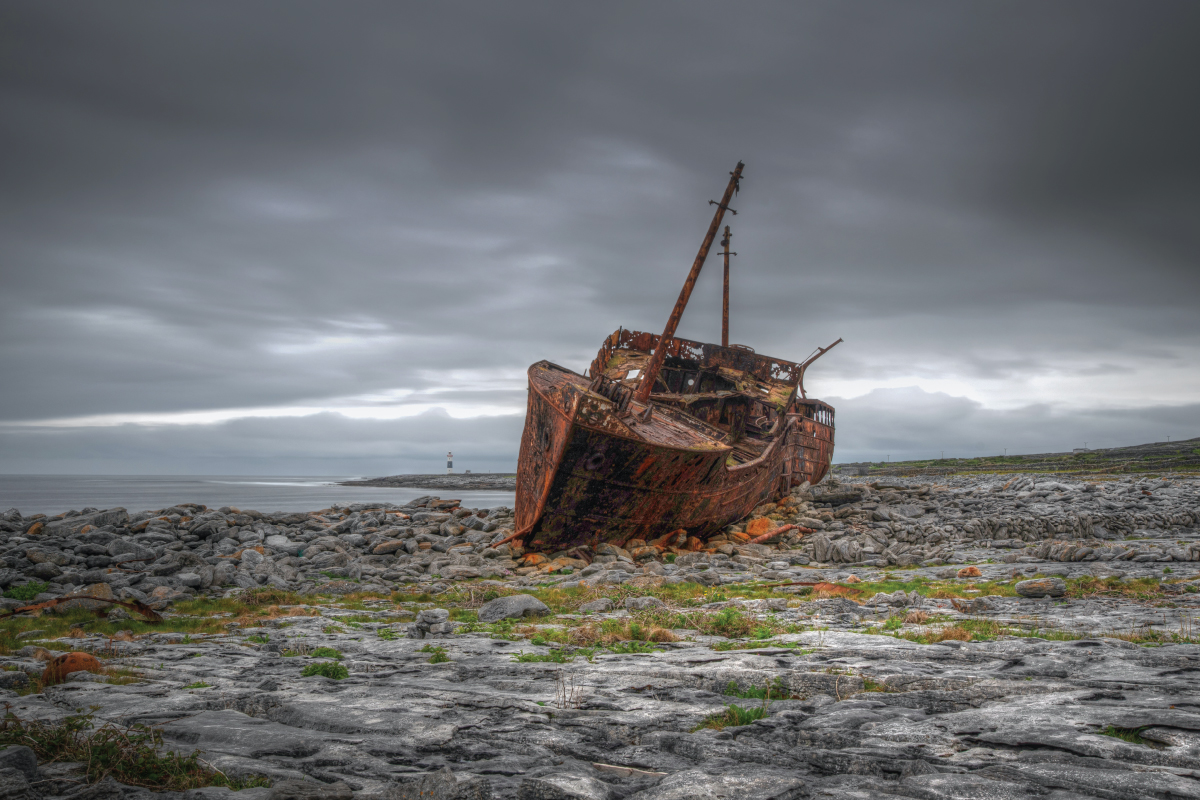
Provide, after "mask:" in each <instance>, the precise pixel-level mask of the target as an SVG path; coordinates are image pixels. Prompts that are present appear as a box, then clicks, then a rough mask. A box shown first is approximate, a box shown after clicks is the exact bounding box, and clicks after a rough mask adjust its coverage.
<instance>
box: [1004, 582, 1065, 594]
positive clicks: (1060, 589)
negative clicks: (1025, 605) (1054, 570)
mask: <svg viewBox="0 0 1200 800" xmlns="http://www.w3.org/2000/svg"><path fill="white" fill-rule="evenodd" d="M1013 588H1014V589H1016V592H1017V594H1019V595H1021V597H1062V596H1063V595H1064V594H1066V593H1067V584H1066V583H1064V582H1063V580H1062V578H1034V579H1033V580H1028V581H1021V582H1020V583H1018V584H1017V585H1016V586H1014V587H1013Z"/></svg>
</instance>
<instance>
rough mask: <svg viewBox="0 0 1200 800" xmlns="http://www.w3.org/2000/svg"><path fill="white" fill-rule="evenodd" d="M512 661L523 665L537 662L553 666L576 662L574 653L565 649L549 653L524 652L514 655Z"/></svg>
mask: <svg viewBox="0 0 1200 800" xmlns="http://www.w3.org/2000/svg"><path fill="white" fill-rule="evenodd" d="M512 660H513V661H516V662H518V663H521V664H527V663H530V662H535V661H547V662H550V663H551V664H569V663H570V662H572V661H574V660H575V653H574V651H568V650H566V649H565V648H561V649H555V650H551V651H550V652H548V653H544V654H542V653H526V652H525V651H524V650H521V651H519V652H516V653H513V654H512Z"/></svg>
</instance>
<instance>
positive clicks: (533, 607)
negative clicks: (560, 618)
mask: <svg viewBox="0 0 1200 800" xmlns="http://www.w3.org/2000/svg"><path fill="white" fill-rule="evenodd" d="M549 613H550V608H549V607H548V606H547V605H546V604H545V603H543V602H542V601H541V600H538V599H537V598H536V597H534V596H533V595H528V594H514V595H511V596H509V597H497V598H496V599H495V600H491V601H489V602H487V603H484V604H483V605H482V606H480V607H479V621H480V622H485V623H487V622H498V621H500V620H502V619H520V618H521V617H539V616H542V615H544V614H549Z"/></svg>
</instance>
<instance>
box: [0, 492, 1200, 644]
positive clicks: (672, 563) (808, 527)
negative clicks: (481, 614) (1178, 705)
mask: <svg viewBox="0 0 1200 800" xmlns="http://www.w3.org/2000/svg"><path fill="white" fill-rule="evenodd" d="M1198 521H1200V481H1197V480H1196V479H1194V478H1175V479H1165V480H1164V479H1159V478H1155V479H1149V478H1142V479H1133V478H1122V479H1119V480H1110V481H1104V482H1092V483H1063V482H1061V481H1058V480H1054V479H1050V478H1037V477H1034V476H1021V477H1018V478H1016V479H1012V478H1004V477H996V476H973V477H968V478H955V479H952V480H950V481H948V482H946V483H942V484H930V483H922V482H919V481H915V480H904V479H892V480H889V481H886V482H881V481H875V482H867V481H864V480H859V479H845V480H841V481H839V480H836V479H830V480H828V481H826V482H825V483H824V484H822V485H820V486H817V487H809V486H807V485H804V486H802V487H800V488H798V489H797V490H795V491H793V492H792V493H791V494H790V495H789V496H787V497H785V498H783V500H781V501H780V502H778V503H770V504H766V505H763V506H761V507H759V508H758V509H756V510H755V513H754V514H753V515H752V516H751V518H749V519H748V520H746V521H744V522H743V523H739V524H737V525H731V526H729V527H728V528H727V529H726V530H725V531H723V532H722V533H721V534H719V535H717V536H715V537H713V538H710V539H709V540H707V541H705V542H701V541H699V540H698V539H696V538H695V537H692V536H688V535H687V533H686V532H685V531H676V532H674V533H672V534H668V535H667V536H664V537H661V538H659V539H656V540H654V541H642V540H632V541H630V542H628V543H626V546H625V547H618V546H616V545H611V544H601V545H598V546H597V547H595V548H589V547H575V548H571V549H569V550H565V551H562V552H557V553H525V552H523V551H522V550H521V549H520V547H519V546H517V545H516V543H515V542H514V543H503V542H504V540H506V539H507V538H508V537H509V535H510V534H511V533H512V530H513V514H512V511H511V510H510V509H508V508H493V509H471V508H462V507H460V505H459V502H458V501H457V500H442V499H439V498H437V497H432V496H430V497H422V498H418V499H417V500H413V501H412V502H410V503H407V504H405V505H403V506H397V505H393V504H389V503H358V504H354V505H349V506H335V507H331V508H326V509H322V510H320V511H311V512H302V513H274V514H262V513H259V512H257V511H249V510H241V509H236V508H229V507H224V508H219V509H210V508H207V507H205V506H202V505H198V504H195V503H181V504H179V505H177V506H172V507H170V508H165V509H160V510H158V511H143V512H140V513H133V514H130V513H127V512H126V511H125V510H124V509H120V508H117V509H108V510H104V511H101V510H98V509H94V508H85V509H83V510H82V511H78V512H76V511H70V512H67V513H65V514H60V515H58V516H56V517H46V516H44V515H40V514H35V515H32V516H29V517H26V516H22V515H21V514H20V512H18V511H17V510H15V509H11V510H9V511H7V512H5V513H4V514H2V515H0V587H3V588H5V589H8V590H9V594H10V595H14V594H17V595H19V596H26V595H28V594H29V593H30V592H29V590H28V589H26V590H24V591H19V592H17V591H14V590H17V589H18V588H19V587H20V586H22V585H25V584H37V585H40V584H43V583H44V584H46V585H45V586H44V588H43V591H42V593H41V594H40V595H38V597H36V598H34V599H35V600H48V599H53V598H56V597H61V596H63V595H72V596H74V597H75V598H76V599H77V600H78V601H79V602H80V603H86V602H93V604H94V605H96V606H99V605H103V604H102V603H101V602H100V601H103V600H106V599H134V600H137V601H139V602H143V603H147V604H149V605H151V606H154V607H159V608H161V607H163V606H165V605H168V604H170V603H172V602H174V601H177V600H181V599H184V598H189V597H194V596H197V595H212V596H216V595H221V594H223V593H225V592H226V591H228V590H231V589H251V588H258V587H273V588H277V589H282V590H289V591H295V592H300V593H304V594H312V593H321V594H346V593H349V592H356V591H366V590H370V591H378V592H388V591H393V590H395V589H396V588H397V587H399V586H402V585H404V584H412V583H417V584H423V585H425V586H427V587H428V590H429V591H431V592H434V593H437V592H440V591H443V590H444V589H446V588H447V587H448V586H449V585H450V584H451V583H452V582H453V581H455V580H463V579H473V578H485V579H490V580H495V581H499V582H502V583H504V584H506V585H511V586H528V585H530V584H532V583H544V582H558V583H561V584H563V585H565V586H575V585H584V586H594V585H603V584H619V583H624V582H627V581H629V580H632V579H634V578H637V577H645V576H652V577H654V578H656V579H660V580H661V581H663V582H665V583H668V584H670V583H681V582H695V583H699V584H703V585H706V586H715V585H719V584H727V583H738V582H743V581H749V580H755V579H763V580H769V581H781V582H788V581H804V580H812V578H813V575H812V570H811V568H812V567H821V566H825V567H831V568H837V569H850V568H876V569H879V568H888V567H925V568H933V567H936V566H939V565H945V564H958V565H965V564H973V563H982V562H995V561H999V562H1001V563H1005V564H1037V563H1044V562H1055V563H1090V562H1111V563H1112V564H1119V565H1121V568H1122V570H1125V571H1129V570H1131V569H1132V570H1134V571H1135V572H1136V570H1137V569H1138V568H1142V569H1145V570H1147V571H1153V570H1154V569H1159V570H1161V569H1162V567H1156V566H1155V565H1158V564H1161V563H1164V562H1196V561H1200V535H1198V533H1197V531H1196V526H1197V523H1198ZM786 526H796V527H794V528H786ZM781 528H786V529H785V530H782V531H781V532H780V533H779V534H778V535H776V536H774V537H773V539H772V538H771V537H770V536H769V534H771V532H772V531H776V530H779V529H781ZM764 535H767V536H768V541H767V542H766V543H754V540H755V539H761V538H762V537H763V536H764ZM4 602H5V603H6V604H7V605H8V606H9V607H12V606H14V605H19V604H20V602H19V601H17V600H5V601H4ZM123 613H124V612H123V611H116V612H114V614H116V615H118V616H119V615H120V614H123ZM431 624H436V623H431Z"/></svg>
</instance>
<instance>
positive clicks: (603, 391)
mask: <svg viewBox="0 0 1200 800" xmlns="http://www.w3.org/2000/svg"><path fill="white" fill-rule="evenodd" d="M588 390H589V391H592V392H595V393H596V394H598V395H600V396H601V397H605V398H607V399H608V400H610V401H611V402H612V404H613V407H614V408H615V409H616V411H617V413H618V414H623V413H625V411H626V410H627V409H628V408H629V403H630V401H631V400H633V390H632V389H630V388H629V387H628V386H622V385H621V384H620V383H619V382H618V381H614V380H609V379H608V378H606V377H604V373H603V372H597V373H596V375H595V376H593V377H592V382H591V384H590V385H589V386H588Z"/></svg>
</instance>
